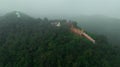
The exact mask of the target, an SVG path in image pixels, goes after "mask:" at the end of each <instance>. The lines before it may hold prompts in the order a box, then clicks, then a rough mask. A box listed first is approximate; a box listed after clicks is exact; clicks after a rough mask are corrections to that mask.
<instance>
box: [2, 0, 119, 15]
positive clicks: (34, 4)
mask: <svg viewBox="0 0 120 67" xmlns="http://www.w3.org/2000/svg"><path fill="white" fill-rule="evenodd" d="M119 4H120V0H0V13H1V14H2V13H6V12H10V11H14V10H19V11H22V12H25V13H28V14H31V15H34V16H39V15H64V14H65V15H80V14H82V15H84V14H85V15H96V14H99V15H107V16H112V17H120V5H119Z"/></svg>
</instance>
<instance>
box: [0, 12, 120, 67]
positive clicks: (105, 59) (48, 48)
mask: <svg viewBox="0 0 120 67" xmlns="http://www.w3.org/2000/svg"><path fill="white" fill-rule="evenodd" d="M55 21H59V22H61V26H60V27H56V26H54V25H51V22H55ZM73 22H74V21H73ZM76 27H78V28H80V27H79V26H78V25H77V24H76ZM86 32H87V31H86ZM87 33H88V34H89V35H90V36H91V37H93V38H94V39H95V40H96V44H93V43H91V42H90V41H88V40H87V39H85V38H83V37H80V36H77V35H75V34H74V33H72V32H71V31H70V29H69V26H68V25H67V24H66V20H57V19H54V20H49V19H47V18H45V19H40V18H38V19H35V18H32V17H30V16H28V15H26V14H24V13H21V12H20V17H19V18H18V17H17V16H16V12H11V13H8V14H6V15H4V16H2V17H0V67H119V66H120V64H119V62H120V60H119V59H120V51H119V48H118V47H113V46H112V45H111V44H109V43H108V40H107V38H106V37H105V36H102V35H97V34H93V33H90V32H87Z"/></svg>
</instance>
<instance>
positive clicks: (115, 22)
mask: <svg viewBox="0 0 120 67" xmlns="http://www.w3.org/2000/svg"><path fill="white" fill-rule="evenodd" d="M70 19H73V20H75V21H78V25H79V26H82V28H84V29H86V30H87V31H89V32H94V33H96V34H101V35H105V36H106V37H107V38H108V41H109V42H110V43H112V44H113V45H118V46H120V37H119V36H120V31H119V30H120V26H119V25H120V19H116V18H111V17H106V16H99V15H95V16H79V17H74V18H73V17H71V18H70Z"/></svg>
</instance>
